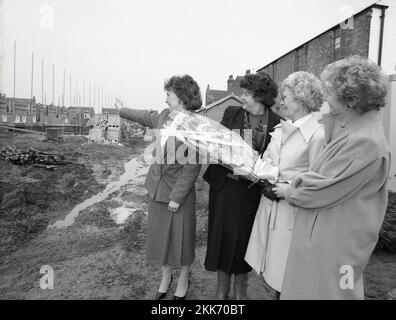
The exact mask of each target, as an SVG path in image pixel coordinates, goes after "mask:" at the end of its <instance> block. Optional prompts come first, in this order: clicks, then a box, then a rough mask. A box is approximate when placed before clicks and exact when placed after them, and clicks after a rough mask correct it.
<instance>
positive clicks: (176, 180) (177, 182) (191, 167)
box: [120, 108, 201, 204]
mask: <svg viewBox="0 0 396 320" xmlns="http://www.w3.org/2000/svg"><path fill="white" fill-rule="evenodd" d="M169 113H170V110H169V109H165V110H164V111H162V112H161V113H158V112H155V111H149V110H139V109H129V108H121V109H120V117H121V118H124V119H127V120H130V121H134V122H137V123H139V124H141V125H142V126H145V127H149V128H153V129H162V128H163V127H164V124H165V123H166V122H167V121H168V120H169V117H168V115H169ZM176 143H177V142H176ZM180 144H181V143H180ZM180 144H177V145H176V147H177V146H178V145H180ZM200 171H201V165H199V164H185V165H182V164H179V163H176V164H152V165H151V166H150V168H149V171H148V173H147V177H146V182H145V187H146V189H147V191H148V194H149V196H150V198H151V200H153V201H158V202H166V203H168V202H169V201H171V200H172V201H174V202H176V203H179V204H193V203H195V200H196V195H195V182H196V180H197V178H198V176H199V173H200Z"/></svg>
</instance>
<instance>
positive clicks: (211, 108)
mask: <svg viewBox="0 0 396 320" xmlns="http://www.w3.org/2000/svg"><path fill="white" fill-rule="evenodd" d="M231 106H235V107H240V106H242V101H241V99H240V98H239V97H238V96H236V95H235V94H234V93H231V94H229V95H228V96H225V97H223V98H222V99H220V100H218V101H216V102H213V103H212V104H210V105H208V106H206V107H204V108H202V109H200V110H198V111H197V114H199V115H201V116H205V117H208V118H211V119H213V120H215V121H217V122H220V121H221V119H222V118H223V114H224V111H225V110H226V109H227V108H228V107H231Z"/></svg>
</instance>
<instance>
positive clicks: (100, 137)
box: [88, 115, 120, 145]
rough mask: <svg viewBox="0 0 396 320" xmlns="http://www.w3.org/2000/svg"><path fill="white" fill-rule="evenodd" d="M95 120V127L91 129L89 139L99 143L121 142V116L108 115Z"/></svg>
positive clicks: (91, 141) (93, 123) (93, 124)
mask: <svg viewBox="0 0 396 320" xmlns="http://www.w3.org/2000/svg"><path fill="white" fill-rule="evenodd" d="M105 117H106V118H102V117H98V118H95V119H94V120H93V122H92V123H91V125H92V126H93V128H92V129H91V130H90V131H89V136H88V141H89V142H90V143H99V144H117V145H118V144H119V135H120V117H119V116H116V115H111V116H110V115H107V116H105Z"/></svg>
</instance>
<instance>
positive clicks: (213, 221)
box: [203, 73, 281, 300]
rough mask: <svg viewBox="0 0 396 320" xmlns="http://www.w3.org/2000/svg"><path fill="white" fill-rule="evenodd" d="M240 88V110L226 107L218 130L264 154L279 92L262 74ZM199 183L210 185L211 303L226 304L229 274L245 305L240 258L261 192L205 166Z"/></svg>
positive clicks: (220, 169)
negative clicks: (248, 140) (234, 132)
mask: <svg viewBox="0 0 396 320" xmlns="http://www.w3.org/2000/svg"><path fill="white" fill-rule="evenodd" d="M240 86H241V88H243V89H244V93H243V95H242V101H243V107H242V108H241V107H229V108H228V109H227V110H226V111H225V113H224V116H223V119H222V121H221V124H222V125H224V126H225V127H227V128H229V129H239V130H240V132H241V135H242V136H244V134H246V133H248V131H246V130H251V131H250V132H251V134H252V147H253V148H254V149H255V150H257V151H258V152H260V153H263V152H264V151H265V150H266V148H267V146H268V144H269V141H270V138H271V136H270V135H269V133H270V132H272V131H273V130H274V127H275V126H276V125H277V124H278V123H279V122H280V120H281V118H280V116H278V115H277V114H276V113H274V112H273V111H272V110H271V107H272V106H273V105H274V104H275V99H276V97H277V95H278V86H277V84H276V83H275V82H274V81H273V80H272V79H271V77H270V76H269V75H268V74H266V73H257V74H247V75H246V76H245V77H244V79H243V80H242V81H241V84H240ZM203 178H204V179H205V180H206V181H207V182H208V183H209V184H210V191H209V228H208V243H207V252H206V259H205V267H206V269H207V270H208V271H214V272H217V273H218V281H217V289H216V296H215V299H219V300H225V299H227V296H228V293H229V290H230V282H231V275H232V274H234V275H235V277H234V294H235V298H236V299H241V300H245V299H247V295H246V290H247V279H248V273H249V272H250V271H251V270H252V269H251V267H250V266H249V265H248V264H247V263H246V262H245V260H244V257H245V252H246V249H247V245H248V242H249V237H250V232H251V230H252V226H253V222H254V218H255V215H256V212H257V209H258V206H259V203H260V197H261V191H262V188H261V187H260V186H259V185H257V184H255V185H253V186H252V182H251V181H248V180H245V179H244V178H243V177H240V176H235V175H233V173H232V172H231V171H230V170H228V169H226V168H224V167H222V166H220V165H210V166H209V167H208V169H207V171H206V172H205V174H204V176H203Z"/></svg>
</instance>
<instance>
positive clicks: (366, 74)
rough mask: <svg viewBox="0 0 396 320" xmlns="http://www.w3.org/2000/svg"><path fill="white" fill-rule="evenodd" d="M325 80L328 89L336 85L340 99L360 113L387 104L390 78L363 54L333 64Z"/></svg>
mask: <svg viewBox="0 0 396 320" xmlns="http://www.w3.org/2000/svg"><path fill="white" fill-rule="evenodd" d="M321 80H322V82H323V84H324V86H325V88H326V89H327V90H329V89H333V90H335V92H336V95H337V96H338V97H339V99H340V100H341V101H342V102H343V103H344V104H345V105H347V106H348V105H349V104H350V103H351V102H352V101H355V102H356V104H355V105H354V106H353V107H354V108H355V109H356V110H357V111H358V112H359V113H361V114H362V113H365V112H368V111H371V110H380V109H381V108H383V107H385V105H386V95H387V93H388V81H387V77H386V75H385V74H384V73H383V72H382V70H381V68H380V67H379V66H378V65H377V64H376V63H375V62H373V61H371V60H369V59H367V58H363V57H361V56H351V57H349V58H346V59H342V60H339V61H336V62H334V63H332V64H329V65H328V66H327V67H326V68H325V70H324V71H323V72H322V75H321Z"/></svg>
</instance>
